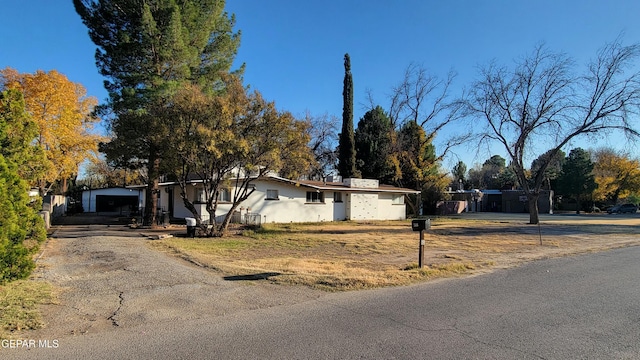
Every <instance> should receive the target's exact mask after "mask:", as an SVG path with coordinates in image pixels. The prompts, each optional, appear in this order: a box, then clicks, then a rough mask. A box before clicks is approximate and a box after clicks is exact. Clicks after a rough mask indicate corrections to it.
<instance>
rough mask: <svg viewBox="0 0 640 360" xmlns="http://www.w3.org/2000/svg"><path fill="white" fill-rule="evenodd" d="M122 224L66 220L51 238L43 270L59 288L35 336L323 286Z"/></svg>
mask: <svg viewBox="0 0 640 360" xmlns="http://www.w3.org/2000/svg"><path fill="white" fill-rule="evenodd" d="M150 241H152V240H148V238H146V237H144V236H142V235H141V234H140V233H139V232H136V231H133V230H130V229H128V228H126V227H124V226H119V225H112V226H107V225H83V226H63V227H60V228H59V229H58V230H57V231H56V232H55V233H54V235H53V237H52V238H51V239H50V240H49V241H48V242H47V243H46V244H45V245H44V248H43V253H42V254H41V256H40V257H39V260H38V263H39V267H38V269H39V270H38V271H37V273H36V276H37V277H40V278H42V279H44V280H46V281H49V282H50V283H52V284H53V285H55V286H57V287H59V288H60V289H61V292H60V294H59V297H58V298H59V304H57V305H49V306H47V308H46V309H45V322H46V327H45V328H44V329H42V330H39V331H38V333H37V334H36V335H34V336H36V337H40V338H61V337H64V336H68V335H77V334H86V333H98V332H102V331H109V330H116V329H122V328H128V327H133V326H137V325H141V324H146V325H149V324H153V323H164V322H172V321H179V320H190V319H203V318H207V317H216V316H223V315H228V314H231V313H235V312H244V311H247V310H253V309H260V308H268V307H273V306H280V305H289V304H293V303H299V302H303V301H307V300H310V299H315V298H317V297H318V296H320V295H321V294H322V293H321V292H319V291H314V290H310V289H306V288H299V287H283V286H276V285H271V284H268V283H267V282H260V280H251V281H246V280H239V281H228V280H224V279H223V278H222V277H221V276H220V275H219V274H218V273H215V272H214V271H210V270H207V269H203V268H201V267H198V266H195V265H193V264H191V263H188V262H186V261H184V260H181V259H179V258H176V257H175V256H172V255H170V254H165V253H162V252H158V251H157V250H153V249H150V247H149V245H148V243H149V242H150Z"/></svg>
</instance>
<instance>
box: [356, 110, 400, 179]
mask: <svg viewBox="0 0 640 360" xmlns="http://www.w3.org/2000/svg"><path fill="white" fill-rule="evenodd" d="M392 131H393V129H392V128H391V120H389V117H387V114H385V112H384V110H383V109H382V107H380V106H377V107H376V108H374V109H373V110H369V111H367V112H366V113H365V114H364V116H363V117H362V119H360V121H358V127H357V128H356V132H355V148H356V162H357V167H358V171H360V173H361V175H362V177H364V178H367V179H378V180H380V181H381V182H382V183H384V184H391V183H392V182H393V181H394V180H395V175H396V174H395V171H394V170H395V169H394V166H393V165H392V164H393V161H392V160H391V158H390V156H391V155H392V151H391V147H392V144H391V140H392V139H391V132H392Z"/></svg>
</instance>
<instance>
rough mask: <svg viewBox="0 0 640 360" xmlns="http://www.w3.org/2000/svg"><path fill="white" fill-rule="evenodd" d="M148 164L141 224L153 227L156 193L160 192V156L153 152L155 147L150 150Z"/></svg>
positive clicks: (156, 204) (156, 203)
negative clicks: (147, 179)
mask: <svg viewBox="0 0 640 360" xmlns="http://www.w3.org/2000/svg"><path fill="white" fill-rule="evenodd" d="M149 164H150V166H149V182H148V183H147V193H146V194H145V206H144V222H143V225H145V226H152V227H153V226H155V224H156V218H157V214H156V212H157V207H158V193H159V192H160V188H159V186H158V184H159V182H160V157H159V156H158V154H157V153H156V152H155V149H152V150H151V153H150V156H149Z"/></svg>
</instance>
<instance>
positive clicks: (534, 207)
mask: <svg viewBox="0 0 640 360" xmlns="http://www.w3.org/2000/svg"><path fill="white" fill-rule="evenodd" d="M539 197H540V194H536V193H529V194H527V200H528V201H529V224H538V223H540V217H539V216H538V198H539Z"/></svg>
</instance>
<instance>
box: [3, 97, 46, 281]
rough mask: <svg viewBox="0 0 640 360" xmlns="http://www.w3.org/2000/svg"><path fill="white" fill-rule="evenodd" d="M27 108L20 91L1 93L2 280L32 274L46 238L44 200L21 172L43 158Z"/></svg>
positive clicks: (39, 162) (36, 165)
mask: <svg viewBox="0 0 640 360" xmlns="http://www.w3.org/2000/svg"><path fill="white" fill-rule="evenodd" d="M24 109H25V104H24V100H23V99H22V96H21V94H20V92H18V91H16V90H9V91H3V92H1V93H0V209H1V210H0V284H3V283H5V282H7V281H11V280H16V279H23V278H25V277H27V276H29V274H30V273H31V270H33V268H34V266H35V264H34V262H33V260H32V256H33V254H34V253H35V252H36V251H37V249H38V245H39V244H40V243H41V242H42V241H44V240H45V238H46V232H45V228H44V223H43V221H42V219H41V218H40V216H39V215H38V214H37V212H36V208H37V207H40V206H41V205H42V204H41V203H40V202H39V201H31V200H30V199H29V196H28V194H29V186H28V184H27V182H26V181H25V180H23V178H22V176H21V169H24V168H38V167H39V166H40V164H41V163H42V162H43V161H44V156H43V154H42V153H41V152H40V151H37V149H35V148H36V147H35V146H33V145H32V142H31V140H33V139H34V138H35V137H36V133H37V130H36V129H37V127H36V126H35V123H34V122H33V121H32V120H31V119H30V118H29V116H28V114H27V113H26V112H25V110H24ZM27 240H29V241H27Z"/></svg>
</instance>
